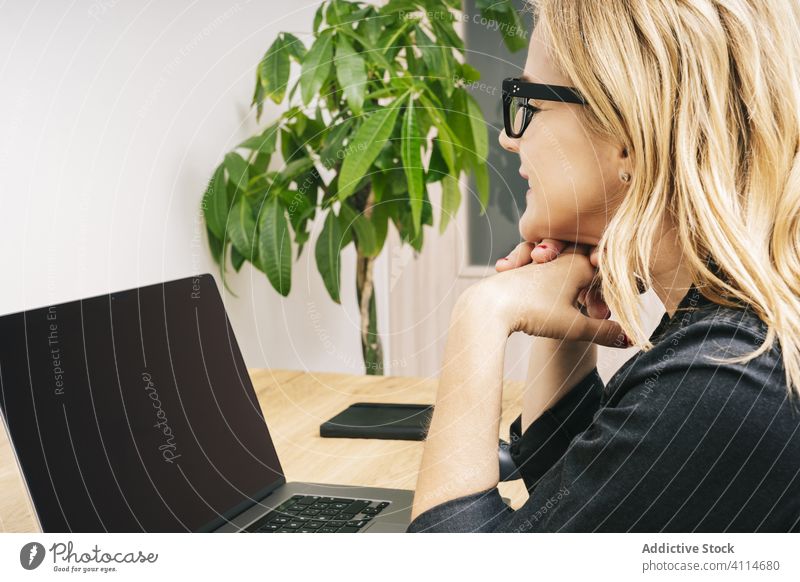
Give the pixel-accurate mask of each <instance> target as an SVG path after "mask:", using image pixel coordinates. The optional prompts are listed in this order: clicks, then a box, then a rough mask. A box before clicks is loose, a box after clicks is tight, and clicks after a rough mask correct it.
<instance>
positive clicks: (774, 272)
mask: <svg viewBox="0 0 800 582" xmlns="http://www.w3.org/2000/svg"><path fill="white" fill-rule="evenodd" d="M798 4H800V3H798V2H796V1H790V2H787V1H786V0H603V1H602V2H598V1H597V0H528V6H527V7H528V9H529V10H530V11H531V12H532V13H533V16H534V19H535V21H536V22H540V23H541V25H542V26H543V27H544V30H543V32H544V33H545V34H546V35H547V36H548V37H549V38H550V42H551V43H552V49H553V54H552V59H553V62H554V63H555V65H556V67H558V68H559V69H560V70H561V72H563V73H564V74H565V75H566V77H567V78H569V79H571V80H572V81H573V83H572V84H573V86H575V87H576V88H577V89H578V90H579V91H580V92H581V93H582V94H583V96H584V97H585V98H586V100H587V102H588V105H587V106H586V107H583V108H581V109H582V110H583V113H582V115H583V116H584V119H585V121H586V124H587V127H588V128H589V130H590V131H593V132H595V133H596V134H598V135H602V136H613V137H614V139H616V140H617V141H619V142H622V143H623V144H624V145H625V147H627V149H628V152H630V155H631V156H632V158H631V163H632V164H633V174H632V178H631V181H630V182H629V184H628V187H627V191H626V193H625V195H624V199H623V200H622V202H621V206H620V207H619V209H618V210H617V212H616V213H615V214H614V215H613V217H611V218H610V221H609V224H608V227H607V229H606V231H605V232H604V234H603V236H602V239H601V240H600V243H599V252H600V269H599V277H600V278H601V279H602V291H603V294H604V298H605V301H606V303H607V305H608V306H609V308H610V309H611V311H612V312H613V313H614V314H615V316H616V319H617V320H618V321H619V323H620V325H621V326H622V327H623V329H624V330H625V332H626V333H627V334H628V336H629V337H631V338H634V340H635V341H636V342H637V344H638V345H640V347H641V348H642V349H643V350H645V351H646V350H649V349H651V348H652V347H653V344H652V343H651V342H650V341H648V340H644V342H642V341H640V339H639V338H642V337H644V333H643V330H642V328H641V325H640V321H639V312H638V303H639V302H638V295H639V291H638V288H637V281H636V278H637V275H638V276H639V277H641V280H642V281H643V283H644V285H645V286H646V287H651V286H652V278H651V276H650V272H649V271H650V270H649V265H650V264H651V252H652V246H653V245H654V244H655V243H657V241H656V240H654V239H655V236H656V232H657V229H658V228H659V225H660V224H661V223H662V221H663V219H664V218H665V216H668V217H670V218H671V219H672V220H673V221H674V224H675V225H676V226H677V230H678V232H677V235H678V240H679V243H680V245H681V249H682V251H683V253H684V256H685V257H686V259H687V261H688V268H689V270H690V272H691V276H692V280H693V281H694V282H695V285H696V286H697V288H698V289H699V290H700V292H701V293H702V294H703V295H704V296H705V297H707V298H708V299H709V300H711V301H713V302H714V303H717V304H720V305H726V306H733V307H742V305H744V306H747V307H749V308H750V309H752V311H753V312H754V313H756V314H757V315H758V317H759V318H760V319H761V320H762V321H763V322H765V323H766V324H767V326H768V332H767V335H766V340H765V342H764V343H763V344H762V345H761V347H759V348H758V349H756V350H755V351H754V352H752V353H750V354H747V355H744V356H741V357H736V358H730V359H727V360H721V359H718V360H717V361H718V362H724V363H734V362H742V363H743V362H747V361H749V360H751V359H753V358H755V357H757V356H759V355H760V354H762V353H764V352H765V351H767V350H769V349H771V348H772V347H773V343H774V342H775V341H776V339H777V340H778V341H779V349H780V353H781V355H782V358H783V364H784V368H785V372H786V384H787V387H788V389H789V394H790V395H792V393H793V392H794V393H795V394H794V395H795V396H800V258H799V257H798V252H800V34H798V30H800V8H798ZM665 213H669V214H666V215H665ZM631 241H633V243H631ZM708 258H711V260H712V261H713V262H714V263H716V265H717V267H718V268H719V273H718V274H719V275H720V276H717V273H715V272H713V271H712V269H710V268H709V266H710V265H709V264H708V263H707V259H708Z"/></svg>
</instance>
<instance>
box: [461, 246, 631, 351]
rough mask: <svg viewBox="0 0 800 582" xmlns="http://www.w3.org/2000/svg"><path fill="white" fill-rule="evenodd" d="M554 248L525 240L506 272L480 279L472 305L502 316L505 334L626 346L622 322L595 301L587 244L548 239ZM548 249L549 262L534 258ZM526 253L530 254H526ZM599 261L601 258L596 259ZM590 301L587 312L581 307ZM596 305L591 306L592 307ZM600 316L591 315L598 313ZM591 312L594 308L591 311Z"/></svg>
mask: <svg viewBox="0 0 800 582" xmlns="http://www.w3.org/2000/svg"><path fill="white" fill-rule="evenodd" d="M543 242H545V244H547V245H548V246H550V244H553V245H554V246H555V248H554V250H548V248H547V247H545V249H544V250H542V249H541V247H540V248H538V249H536V250H534V247H535V245H533V244H531V243H522V244H521V245H519V246H518V247H517V248H516V249H515V251H514V253H512V255H513V256H511V257H510V258H509V260H508V263H509V265H510V266H509V267H508V268H507V269H506V270H502V269H501V268H498V270H500V271H501V272H500V273H499V274H497V275H494V276H492V277H488V278H486V279H483V280H481V281H480V282H479V283H477V284H476V285H473V286H472V287H470V288H469V289H468V290H467V293H465V297H464V302H466V303H467V304H468V305H469V307H468V308H469V309H478V310H484V311H485V310H486V309H487V306H491V307H492V309H493V310H494V313H493V317H497V318H499V321H500V322H501V324H502V325H503V326H504V332H507V333H508V334H511V333H513V332H515V331H522V332H524V333H527V334H529V335H533V336H541V337H549V338H556V339H561V338H563V339H568V340H577V341H590V342H594V343H598V344H600V345H605V346H610V347H619V348H626V347H628V346H629V345H630V342H629V340H628V339H627V337H626V336H625V335H624V333H623V332H622V328H621V327H620V326H619V324H618V323H617V322H614V321H610V320H608V319H607V317H609V316H610V313H608V309H607V307H605V304H604V303H602V300H601V301H600V302H598V301H596V297H597V292H596V291H594V290H593V289H592V284H593V282H594V274H595V268H594V266H593V265H592V262H591V261H592V259H591V257H590V256H587V254H591V253H590V251H589V248H588V247H586V245H575V244H572V243H561V242H560V241H543ZM542 252H544V253H549V255H550V256H549V257H546V258H545V262H541V263H539V262H535V261H536V260H537V258H540V255H541V253H542ZM525 255H528V257H529V258H528V257H526V256H525ZM595 262H596V259H595ZM579 297H580V298H581V301H586V304H587V312H588V313H589V314H590V316H587V315H585V314H584V313H582V312H581V311H580V310H579V308H578V307H577V305H578V300H579ZM589 305H591V307H589ZM598 309H599V310H600V313H599V315H600V318H595V317H591V315H592V314H598ZM590 310H591V311H590Z"/></svg>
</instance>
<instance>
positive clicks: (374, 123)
mask: <svg viewBox="0 0 800 582" xmlns="http://www.w3.org/2000/svg"><path fill="white" fill-rule="evenodd" d="M404 97H405V96H402V97H398V98H397V99H395V100H394V102H393V103H392V104H391V105H390V106H389V107H385V108H383V109H378V110H376V111H373V112H372V113H371V114H370V116H369V118H368V119H367V120H366V121H365V122H364V123H363V124H362V125H361V127H359V128H358V131H357V132H356V134H355V136H353V140H352V142H351V143H350V144H349V145H348V148H347V154H346V155H345V157H344V161H343V162H342V169H341V171H340V172H339V194H338V195H339V199H340V200H344V199H345V198H347V197H348V196H350V195H351V194H352V193H353V192H354V191H355V189H356V186H358V184H359V182H360V181H361V179H362V178H363V177H364V176H365V175H366V173H367V170H369V167H370V166H371V165H372V162H374V161H375V158H376V157H378V154H379V153H380V151H381V149H382V148H383V145H384V143H385V142H386V140H388V139H389V136H391V135H392V130H393V129H394V123H395V121H397V114H398V112H399V110H400V102H401V101H402V100H403V98H404Z"/></svg>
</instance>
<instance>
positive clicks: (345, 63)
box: [335, 36, 367, 115]
mask: <svg viewBox="0 0 800 582" xmlns="http://www.w3.org/2000/svg"><path fill="white" fill-rule="evenodd" d="M335 64H336V77H337V79H338V80H339V85H340V86H341V87H342V90H343V91H344V97H345V99H346V100H347V105H348V106H349V107H350V109H351V110H352V111H353V114H354V115H361V111H362V108H363V106H364V92H365V90H366V88H367V68H366V65H365V64H364V59H362V58H361V55H359V54H358V53H357V52H356V51H354V50H353V47H352V46H351V45H350V43H349V42H348V41H347V37H345V36H340V37H338V38H337V39H336V63H335Z"/></svg>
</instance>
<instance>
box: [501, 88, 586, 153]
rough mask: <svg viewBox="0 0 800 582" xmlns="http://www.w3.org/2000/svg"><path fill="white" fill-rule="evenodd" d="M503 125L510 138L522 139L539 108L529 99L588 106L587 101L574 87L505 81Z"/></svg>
mask: <svg viewBox="0 0 800 582" xmlns="http://www.w3.org/2000/svg"><path fill="white" fill-rule="evenodd" d="M502 97H503V123H504V124H505V126H506V134H507V135H508V137H513V138H517V137H521V136H522V134H523V133H525V130H526V129H527V127H528V124H530V122H531V119H533V115H534V113H536V112H537V111H539V108H537V107H534V106H533V105H531V104H530V103H528V99H541V100H543V101H563V102H566V103H579V104H581V105H585V104H586V100H585V99H584V98H583V96H582V95H581V94H580V93H579V92H578V90H577V89H575V88H574V87H565V86H563V85H548V84H546V83H530V82H528V81H523V80H521V79H518V78H516V77H509V78H507V79H503V95H502Z"/></svg>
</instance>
